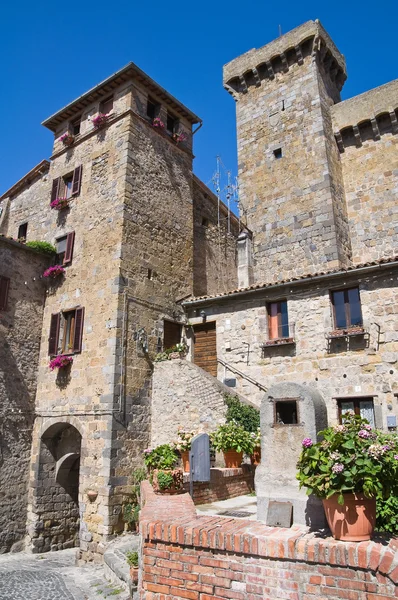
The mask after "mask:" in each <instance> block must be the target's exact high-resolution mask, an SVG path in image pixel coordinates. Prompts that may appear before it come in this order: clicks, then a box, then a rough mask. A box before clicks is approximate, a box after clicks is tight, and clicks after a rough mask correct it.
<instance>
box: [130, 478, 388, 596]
mask: <svg viewBox="0 0 398 600" xmlns="http://www.w3.org/2000/svg"><path fill="white" fill-rule="evenodd" d="M142 492H143V498H144V502H145V505H144V507H143V509H142V511H141V522H140V533H141V538H142V554H141V557H140V560H141V573H140V582H139V589H140V598H141V600H171V599H173V600H177V599H190V600H225V599H226V598H230V599H233V600H315V599H317V600H325V599H326V598H330V599H332V598H336V599H337V598H338V599H340V600H341V599H347V600H365V599H366V600H388V599H392V598H395V597H396V592H395V591H396V589H397V588H396V584H397V582H398V555H397V553H396V550H397V548H398V540H397V539H391V540H390V541H388V540H382V541H381V542H380V543H376V542H372V541H370V542H361V543H354V542H338V541H335V540H333V539H332V538H324V537H316V536H315V535H314V534H306V533H305V531H303V530H302V529H298V528H291V529H283V528H272V527H266V526H265V525H264V524H263V523H260V522H258V521H247V520H243V519H229V518H222V517H197V516H196V515H195V512H194V507H193V504H192V502H191V500H190V498H189V496H188V495H182V496H174V497H172V496H156V495H155V494H154V493H153V491H152V488H151V486H150V485H149V484H148V482H145V483H144V484H143V487H142ZM171 515H172V516H171ZM394 594H395V595H394Z"/></svg>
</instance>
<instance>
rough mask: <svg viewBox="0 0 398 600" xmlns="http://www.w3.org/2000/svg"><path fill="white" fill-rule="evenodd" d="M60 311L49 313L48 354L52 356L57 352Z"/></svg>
mask: <svg viewBox="0 0 398 600" xmlns="http://www.w3.org/2000/svg"><path fill="white" fill-rule="evenodd" d="M60 321H61V313H55V314H53V315H51V323H50V336H49V338H48V354H49V355H50V356H54V355H55V354H57V352H58V339H59V324H60Z"/></svg>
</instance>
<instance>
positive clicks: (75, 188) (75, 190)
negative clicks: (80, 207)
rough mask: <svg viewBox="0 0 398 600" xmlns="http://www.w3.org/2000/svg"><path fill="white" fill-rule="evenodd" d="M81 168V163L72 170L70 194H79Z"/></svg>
mask: <svg viewBox="0 0 398 600" xmlns="http://www.w3.org/2000/svg"><path fill="white" fill-rule="evenodd" d="M82 170H83V167H82V165H80V166H79V167H76V169H75V170H74V171H73V179H72V196H77V195H78V194H80V186H81V183H82Z"/></svg>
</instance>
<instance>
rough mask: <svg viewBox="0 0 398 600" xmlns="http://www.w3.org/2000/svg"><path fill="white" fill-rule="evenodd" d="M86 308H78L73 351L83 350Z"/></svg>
mask: <svg viewBox="0 0 398 600" xmlns="http://www.w3.org/2000/svg"><path fill="white" fill-rule="evenodd" d="M83 318H84V308H77V309H76V315H75V335H74V336H73V352H81V351H82V338H83Z"/></svg>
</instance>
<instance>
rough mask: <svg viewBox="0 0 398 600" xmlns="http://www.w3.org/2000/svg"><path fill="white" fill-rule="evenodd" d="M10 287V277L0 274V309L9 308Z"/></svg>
mask: <svg viewBox="0 0 398 600" xmlns="http://www.w3.org/2000/svg"><path fill="white" fill-rule="evenodd" d="M9 289H10V280H9V278H8V277H3V276H2V275H0V310H6V309H7V302H8V290H9Z"/></svg>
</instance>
